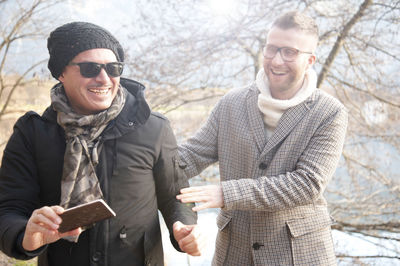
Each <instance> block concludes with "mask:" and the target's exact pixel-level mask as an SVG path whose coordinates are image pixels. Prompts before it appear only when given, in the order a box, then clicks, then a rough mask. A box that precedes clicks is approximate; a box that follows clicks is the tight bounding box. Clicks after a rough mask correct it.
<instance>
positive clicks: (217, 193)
mask: <svg viewBox="0 0 400 266" xmlns="http://www.w3.org/2000/svg"><path fill="white" fill-rule="evenodd" d="M176 198H177V199H178V200H180V201H181V202H183V203H189V202H194V203H203V204H201V205H198V206H195V207H193V208H192V210H193V211H201V210H205V209H209V208H221V207H222V206H224V199H223V193H222V188H221V186H220V185H209V186H199V187H188V188H184V189H181V194H179V195H177V196H176Z"/></svg>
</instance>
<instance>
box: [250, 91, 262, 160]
mask: <svg viewBox="0 0 400 266" xmlns="http://www.w3.org/2000/svg"><path fill="white" fill-rule="evenodd" d="M253 90H254V88H251V89H250V93H249V96H248V98H247V115H248V117H249V125H250V132H251V133H252V134H253V137H254V139H255V141H256V144H257V148H258V152H259V153H261V152H262V151H263V150H264V147H265V144H266V142H267V135H266V132H265V128H264V121H263V120H262V114H261V112H260V110H259V109H258V103H257V102H258V93H252V92H253Z"/></svg>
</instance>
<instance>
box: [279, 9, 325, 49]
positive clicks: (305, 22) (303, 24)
mask: <svg viewBox="0 0 400 266" xmlns="http://www.w3.org/2000/svg"><path fill="white" fill-rule="evenodd" d="M272 27H277V28H280V29H283V30H287V29H297V30H300V31H302V32H304V33H307V34H310V35H312V36H313V37H315V38H316V40H317V42H318V40H319V33H318V26H317V23H316V22H315V20H314V19H313V18H311V17H310V16H308V15H306V14H304V13H300V12H297V11H291V12H288V13H286V14H283V15H282V16H280V17H279V18H277V19H276V20H275V21H274V22H273V23H272Z"/></svg>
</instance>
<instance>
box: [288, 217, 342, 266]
mask: <svg viewBox="0 0 400 266" xmlns="http://www.w3.org/2000/svg"><path fill="white" fill-rule="evenodd" d="M332 223H333V219H332V218H331V217H330V216H329V215H327V214H326V213H317V214H314V215H311V216H308V217H305V218H300V219H295V220H290V221H287V222H286V225H287V227H288V230H289V234H290V243H291V248H292V258H293V264H294V265H336V258H335V252H334V247H333V240H332V235H331V225H332Z"/></svg>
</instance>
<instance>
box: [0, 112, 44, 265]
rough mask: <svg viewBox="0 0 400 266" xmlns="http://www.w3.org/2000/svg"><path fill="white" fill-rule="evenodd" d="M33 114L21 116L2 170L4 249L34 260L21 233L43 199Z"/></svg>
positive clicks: (0, 230)
mask: <svg viewBox="0 0 400 266" xmlns="http://www.w3.org/2000/svg"><path fill="white" fill-rule="evenodd" d="M31 116H32V114H29V113H28V114H27V115H25V116H23V117H21V118H20V119H19V120H18V121H17V123H16V124H15V126H14V132H13V134H12V135H11V137H10V139H9V141H8V143H7V145H6V148H5V150H4V154H3V159H2V164H1V169H0V249H1V250H2V251H3V252H4V253H5V254H6V255H8V256H10V257H14V258H17V259H30V258H31V257H29V256H28V255H27V254H25V253H23V252H21V250H22V246H21V241H18V240H20V238H21V235H22V234H23V232H24V230H25V226H26V223H27V222H28V219H29V217H30V215H31V213H32V211H33V210H34V209H36V208H37V204H38V202H39V199H38V194H39V186H38V183H37V181H36V165H35V163H34V156H33V152H32V143H31V141H30V139H29V137H28V135H29V134H28V130H29V128H31V126H32V125H31V124H30V123H31V122H32V119H31Z"/></svg>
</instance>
